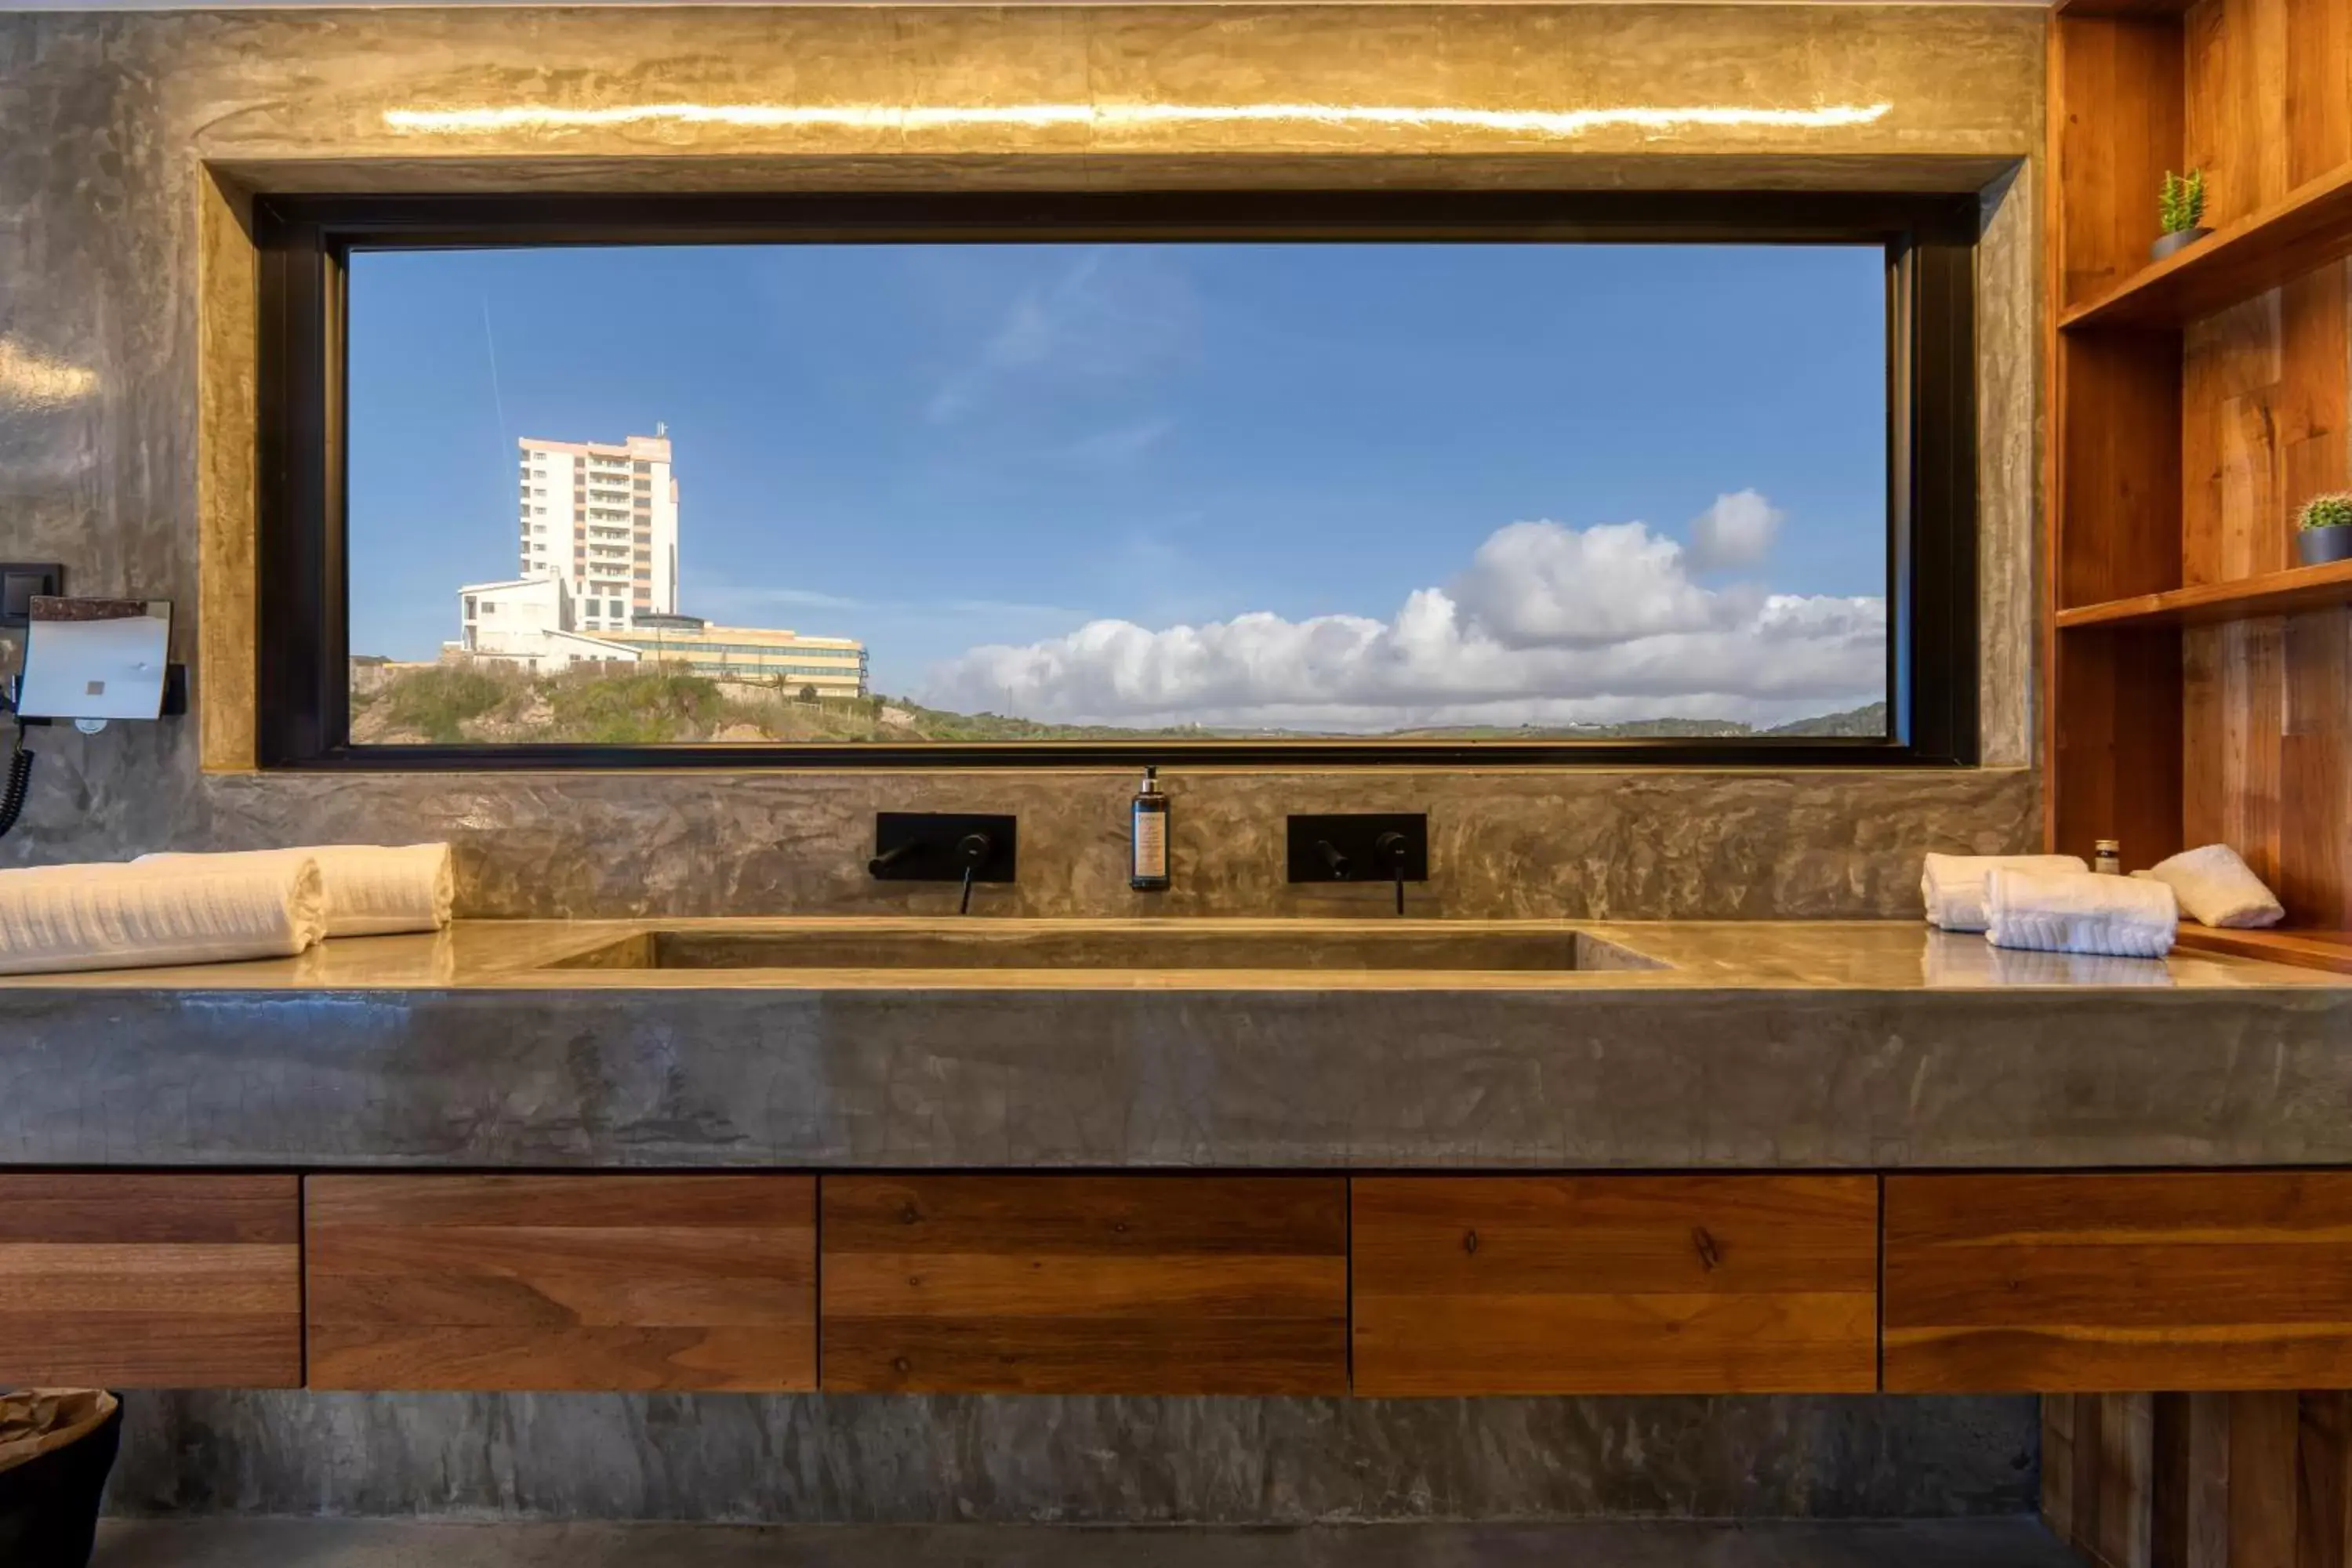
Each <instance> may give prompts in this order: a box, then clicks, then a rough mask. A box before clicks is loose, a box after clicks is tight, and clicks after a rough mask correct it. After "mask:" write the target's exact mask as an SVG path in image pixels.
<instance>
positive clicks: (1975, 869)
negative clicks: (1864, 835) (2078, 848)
mask: <svg viewBox="0 0 2352 1568" xmlns="http://www.w3.org/2000/svg"><path fill="white" fill-rule="evenodd" d="M1998 866H2009V867H2014V868H2016V869H2018V870H2021V871H2042V872H2047V873H2056V872H2060V871H2088V870H2089V869H2090V867H2089V865H2088V864H2086V863H2085V862H2084V859H2083V858H2082V857H2081V856H2080V855H1930V856H1928V857H1927V865H1926V866H1925V868H1922V870H1921V871H1920V873H1919V896H1920V897H1921V898H1922V899H1924V900H1927V923H1928V924H1929V925H1931V926H1937V927H1940V928H1941V929H1943V930H1945V931H1982V930H1984V929H1985V879H1986V878H1987V877H1990V875H1991V874H1992V872H1993V868H1995V867H1998Z"/></svg>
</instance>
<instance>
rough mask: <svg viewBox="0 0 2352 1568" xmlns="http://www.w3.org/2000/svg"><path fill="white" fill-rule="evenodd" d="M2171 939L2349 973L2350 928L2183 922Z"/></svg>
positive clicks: (2234, 954)
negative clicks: (2231, 927) (2235, 927)
mask: <svg viewBox="0 0 2352 1568" xmlns="http://www.w3.org/2000/svg"><path fill="white" fill-rule="evenodd" d="M2174 941H2175V942H2178V943H2179V945H2180V946H2182V947H2186V948H2193V949H2195V950H2196V951H2197V952H2222V953H2228V954H2230V955H2231V957H2233V958H2259V959H2263V960H2266V961H2267V962H2269V963H2291V964H2294V966H2295V967H2296V968H2298V969H2329V970H2333V971H2335V972H2336V973H2338V974H2352V931H2298V930H2295V929H2293V928H2283V927H2275V926H2274V927H2273V928H2271V929H2269V930H2267V931H2225V930H2222V929H2221V928H2220V927H2217V926H2200V925H2192V924H2189V922H2187V921H2183V922H2182V923H2181V927H2180V931H2179V935H2178V936H2176V937H2175V938H2174Z"/></svg>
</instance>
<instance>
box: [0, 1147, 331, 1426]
mask: <svg viewBox="0 0 2352 1568" xmlns="http://www.w3.org/2000/svg"><path fill="white" fill-rule="evenodd" d="M300 1203H301V1200H300V1193H299V1184H298V1183H297V1180H296V1178H294V1177H292V1176H221V1175H172V1174H149V1173H141V1174H136V1175H133V1174H128V1173H123V1174H115V1173H97V1174H87V1175H13V1174H12V1175H0V1388H5V1387H9V1386H13V1385H16V1384H106V1385H108V1386H110V1387H114V1388H239V1387H242V1388H291V1387H294V1386H296V1385H298V1384H300V1383H301V1381H302V1272H301V1257H300V1241H301V1217H300V1216H301V1207H300Z"/></svg>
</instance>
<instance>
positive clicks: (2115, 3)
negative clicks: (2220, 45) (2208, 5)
mask: <svg viewBox="0 0 2352 1568" xmlns="http://www.w3.org/2000/svg"><path fill="white" fill-rule="evenodd" d="M2196 3H2197V0H2058V14H2059V15H2060V16H2157V17H2164V16H2187V15H2188V13H2189V7H2190V6H2191V5H2195V4H2196Z"/></svg>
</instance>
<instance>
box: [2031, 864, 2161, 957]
mask: <svg viewBox="0 0 2352 1568" xmlns="http://www.w3.org/2000/svg"><path fill="white" fill-rule="evenodd" d="M1985 904H1986V909H1987V912H1988V915H1989V919H1988V921H1987V923H1986V926H1985V939H1986V940H1987V941H1989V942H1991V943H1992V944H1993V945H1994V946H1995V947H2019V948H2029V949H2032V950H2034V951H2036V952H2091V953H2101V954H2104V955H2105V956H2106V957H2109V958H2162V957H2163V956H2164V955H2165V954H2166V953H2168V952H2171V951H2172V937H2173V932H2174V931H2176V930H2177V929H2178V927H2179V923H2180V910H2179V906H2178V905H2177V904H2175V903H2174V902H2173V898H2172V889H2170V888H2168V887H2166V886H2165V885H2164V884H2163V883H2162V882H2156V881H2143V880H2140V879H2136V878H2132V877H2102V876H2098V875H2096V874H2095V873H2093V872H2089V871H2062V872H2058V873H2056V874H2054V875H2049V874H2043V873H2041V872H2035V871H2028V870H2021V869H2019V868H2016V867H2011V866H2004V867H1998V868H1995V869H1994V871H1993V874H1992V876H1991V878H1990V880H1989V881H1988V883H1987V893H1986V898H1985Z"/></svg>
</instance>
